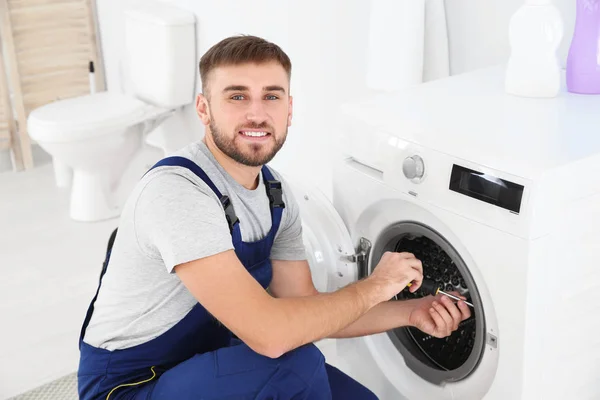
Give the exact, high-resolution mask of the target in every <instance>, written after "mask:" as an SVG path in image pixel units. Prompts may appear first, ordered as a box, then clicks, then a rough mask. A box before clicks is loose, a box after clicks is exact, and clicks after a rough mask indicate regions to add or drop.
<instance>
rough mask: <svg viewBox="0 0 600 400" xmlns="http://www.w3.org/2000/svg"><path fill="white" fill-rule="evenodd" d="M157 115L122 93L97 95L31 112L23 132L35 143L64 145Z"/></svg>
mask: <svg viewBox="0 0 600 400" xmlns="http://www.w3.org/2000/svg"><path fill="white" fill-rule="evenodd" d="M158 111H163V110H161V109H160V108H158V107H154V106H152V105H150V104H147V103H145V102H143V101H141V100H138V99H136V98H134V97H130V96H127V95H124V94H122V93H113V92H99V93H95V94H91V95H86V96H80V97H74V98H70V99H64V100H59V101H55V102H52V103H49V104H46V105H44V106H42V107H39V108H37V109H35V110H33V111H32V112H31V113H30V114H29V117H28V118H27V130H28V132H29V136H30V137H31V138H32V139H33V140H36V141H40V142H54V143H56V142H68V141H73V140H78V139H85V138H89V137H92V136H99V135H106V134H110V133H111V132H114V129H112V128H118V127H126V126H130V125H133V124H137V123H139V122H142V121H144V120H145V119H147V118H148V117H149V116H150V115H151V114H154V113H157V112H158ZM164 111H166V110H164Z"/></svg>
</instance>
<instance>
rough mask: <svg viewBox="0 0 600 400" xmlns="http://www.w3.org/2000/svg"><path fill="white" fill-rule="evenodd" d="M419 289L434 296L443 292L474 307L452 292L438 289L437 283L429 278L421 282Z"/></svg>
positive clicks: (409, 285) (410, 284)
mask: <svg viewBox="0 0 600 400" xmlns="http://www.w3.org/2000/svg"><path fill="white" fill-rule="evenodd" d="M406 286H408V287H411V286H412V283H409V284H408V285H406ZM419 290H422V291H423V292H425V293H428V294H431V295H433V296H435V295H437V294H438V293H440V294H443V295H444V296H448V297H450V298H451V299H454V300H456V301H464V302H465V304H466V305H468V306H471V307H473V308H475V306H474V305H473V304H471V303H469V302H468V301H466V300H463V299H461V298H460V297H456V296H454V295H453V294H450V293H446V292H444V291H443V290H442V289H440V287H439V286H438V285H436V284H435V282H434V281H430V280H429V279H424V280H423V283H422V284H421V287H420V288H419Z"/></svg>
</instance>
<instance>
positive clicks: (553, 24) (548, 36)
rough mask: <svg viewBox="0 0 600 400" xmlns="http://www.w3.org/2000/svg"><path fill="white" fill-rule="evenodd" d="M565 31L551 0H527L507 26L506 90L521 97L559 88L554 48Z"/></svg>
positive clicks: (550, 94) (552, 93)
mask: <svg viewBox="0 0 600 400" xmlns="http://www.w3.org/2000/svg"><path fill="white" fill-rule="evenodd" d="M563 34H564V24H563V19H562V17H561V14H560V11H559V10H558V9H557V8H556V6H554V5H553V4H552V0H526V2H525V4H524V5H523V6H521V8H519V10H517V12H516V13H515V14H514V15H513V16H512V18H511V20H510V26H509V40H510V46H511V54H510V57H509V60H508V65H507V69H506V80H505V90H506V92H507V93H510V94H514V95H517V96H524V97H555V96H556V95H557V94H558V92H559V90H560V63H559V60H558V57H557V49H558V46H559V45H560V42H561V40H562V37H563Z"/></svg>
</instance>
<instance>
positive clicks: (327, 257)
mask: <svg viewBox="0 0 600 400" xmlns="http://www.w3.org/2000/svg"><path fill="white" fill-rule="evenodd" d="M286 182H287V184H288V186H289V188H290V189H291V191H292V194H293V195H294V198H295V199H296V202H297V203H298V206H299V209H300V218H301V219H302V231H303V232H302V234H303V238H304V245H305V247H306V256H307V260H308V263H309V265H310V270H311V274H312V279H313V283H314V285H315V287H316V288H317V290H318V291H319V292H322V293H324V292H332V291H335V290H337V289H339V288H342V287H344V286H346V285H348V284H350V283H352V282H354V281H356V280H357V278H358V270H357V263H356V261H355V260H356V257H355V249H354V246H353V244H352V240H351V238H350V234H349V232H348V229H347V228H346V225H345V224H344V221H343V220H342V218H341V217H340V215H339V214H338V212H337V211H336V210H335V208H334V206H333V204H332V203H331V202H330V201H329V199H328V198H327V197H326V196H325V195H324V194H323V192H321V191H320V190H319V189H318V188H316V187H314V186H312V185H310V184H308V183H306V182H305V181H302V180H300V179H291V178H286Z"/></svg>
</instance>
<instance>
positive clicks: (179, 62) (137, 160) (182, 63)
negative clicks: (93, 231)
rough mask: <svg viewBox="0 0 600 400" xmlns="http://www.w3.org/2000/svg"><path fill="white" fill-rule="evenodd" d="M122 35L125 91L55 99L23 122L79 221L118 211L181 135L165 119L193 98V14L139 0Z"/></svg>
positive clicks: (178, 114)
mask: <svg viewBox="0 0 600 400" xmlns="http://www.w3.org/2000/svg"><path fill="white" fill-rule="evenodd" d="M124 39H125V46H126V48H125V51H124V53H123V54H125V55H126V59H125V60H124V65H126V67H127V68H128V74H127V75H128V82H127V84H128V86H129V88H130V90H128V92H127V93H121V92H116V91H111V90H110V88H109V90H108V91H105V92H98V93H93V94H89V95H85V96H79V97H74V98H69V99H64V100H58V101H55V102H53V103H50V104H47V105H44V106H42V107H39V108H37V109H35V110H33V111H32V112H31V113H30V114H29V117H28V119H27V129H28V133H29V136H30V137H31V138H32V139H33V140H35V141H36V142H37V143H38V144H39V146H40V147H41V148H43V149H44V150H45V151H46V152H47V153H49V154H50V155H51V156H52V160H53V166H54V173H55V179H56V184H57V186H59V187H70V191H71V200H70V210H69V215H70V217H71V218H72V219H73V220H76V221H82V222H93V221H101V220H106V219H110V218H115V217H118V216H119V215H120V213H121V209H122V206H123V202H124V197H126V195H127V194H128V192H129V191H130V190H131V189H132V187H133V185H134V184H135V183H134V182H133V181H134V180H138V179H139V178H140V177H141V176H142V175H143V173H144V172H145V170H146V169H147V168H148V166H149V165H151V164H153V163H154V162H155V161H158V160H159V159H160V158H162V157H164V156H165V155H166V154H167V153H168V152H169V151H172V150H173V149H172V148H169V143H174V142H176V140H175V136H177V135H184V133H183V132H181V129H174V128H173V126H170V123H171V124H172V121H173V120H174V119H177V118H181V117H182V114H183V107H184V106H186V105H189V104H192V103H193V101H194V97H195V78H196V33H195V16H194V14H192V13H190V12H188V11H184V10H182V9H179V8H176V7H174V6H171V5H168V4H165V3H160V2H149V1H144V2H143V3H140V4H138V5H136V7H135V8H132V9H129V10H127V11H126V12H125V38H124Z"/></svg>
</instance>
